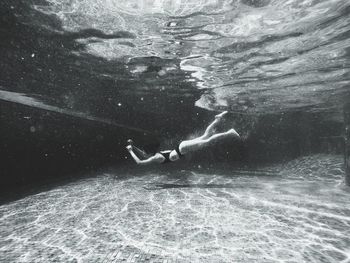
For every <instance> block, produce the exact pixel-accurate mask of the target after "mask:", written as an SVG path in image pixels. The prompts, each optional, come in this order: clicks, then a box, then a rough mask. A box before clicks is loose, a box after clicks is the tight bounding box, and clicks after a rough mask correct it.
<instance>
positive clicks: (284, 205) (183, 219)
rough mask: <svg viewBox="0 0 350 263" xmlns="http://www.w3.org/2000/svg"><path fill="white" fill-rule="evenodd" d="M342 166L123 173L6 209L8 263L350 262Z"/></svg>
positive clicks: (3, 252)
mask: <svg viewBox="0 0 350 263" xmlns="http://www.w3.org/2000/svg"><path fill="white" fill-rule="evenodd" d="M342 163H343V159H342V157H341V156H332V155H315V156H307V157H303V158H299V159H297V160H295V161H292V162H289V163H287V164H284V165H277V166H270V167H265V168H263V169H259V170H244V169H243V170H231V169H230V170H221V171H218V170H216V171H207V170H202V171H195V172H194V171H189V170H182V171H176V170H175V171H174V170H172V171H171V170H169V169H167V171H166V172H164V171H163V172H162V171H159V170H158V171H157V172H148V173H146V174H145V171H144V170H142V171H140V174H137V171H135V170H131V169H117V170H114V171H113V172H108V173H104V174H101V175H99V176H98V177H94V178H90V179H84V180H80V181H77V182H74V183H71V184H67V185H65V186H60V187H57V188H55V189H53V190H50V191H47V192H42V193H40V194H37V195H33V196H29V197H26V198H24V199H22V200H19V201H16V202H12V203H9V204H6V205H2V206H1V207H0V227H1V228H0V229H1V232H0V235H1V241H0V260H1V261H2V262H31V261H35V262H53V261H58V262H124V261H126V262H144V261H147V260H150V261H151V262H153V261H152V260H155V261H156V262H164V261H166V260H168V261H167V262H179V261H180V262H266V263H267V262H269V263H272V262H295V263H301V262H315V263H319V262H327V263H328V262H337V263H338V262H349V260H350V251H349V248H350V238H349V237H350V228H349V226H350V209H349V204H350V201H349V191H348V189H346V188H345V187H343V186H342V180H343V179H342V178H343V174H344V170H343V169H342ZM131 173H132V174H131ZM176 260H177V261H176Z"/></svg>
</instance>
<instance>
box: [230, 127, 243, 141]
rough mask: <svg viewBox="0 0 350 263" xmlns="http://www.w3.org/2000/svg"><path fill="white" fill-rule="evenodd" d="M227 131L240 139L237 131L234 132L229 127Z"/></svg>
mask: <svg viewBox="0 0 350 263" xmlns="http://www.w3.org/2000/svg"><path fill="white" fill-rule="evenodd" d="M229 131H230V132H231V133H232V134H233V135H234V136H235V137H236V138H237V139H240V138H241V136H239V134H238V132H236V130H235V129H230V130H229Z"/></svg>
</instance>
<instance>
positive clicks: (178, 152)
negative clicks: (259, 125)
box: [126, 111, 240, 165]
mask: <svg viewBox="0 0 350 263" xmlns="http://www.w3.org/2000/svg"><path fill="white" fill-rule="evenodd" d="M226 114H227V111H224V112H222V113H220V114H218V115H216V116H215V120H214V121H213V122H212V123H211V124H210V125H209V126H208V127H207V129H206V130H205V132H204V134H203V135H202V136H200V137H198V138H195V139H192V140H186V141H182V142H181V143H180V144H178V145H177V146H176V148H175V149H174V150H167V151H160V152H157V153H156V154H154V155H150V154H147V153H146V152H145V151H143V150H141V149H140V148H138V147H136V146H134V145H133V142H132V140H128V146H126V149H127V150H128V151H129V153H130V155H131V157H132V158H133V159H134V160H135V162H136V163H137V164H141V165H146V164H155V163H169V162H175V161H177V160H179V159H181V158H182V157H183V156H184V155H185V154H187V153H189V152H193V151H197V150H200V149H203V148H204V147H206V146H209V145H211V144H213V143H217V142H219V141H221V140H223V139H226V138H236V139H239V138H240V136H239V134H238V133H237V132H236V131H235V130H234V129H230V130H228V131H226V132H222V133H215V127H216V126H217V124H218V123H220V122H221V120H222V119H223V117H224V116H225V115H226ZM136 153H137V154H138V155H140V156H141V157H142V159H140V158H139V157H138V156H137V155H136Z"/></svg>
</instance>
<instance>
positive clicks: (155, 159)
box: [127, 147, 163, 165]
mask: <svg viewBox="0 0 350 263" xmlns="http://www.w3.org/2000/svg"><path fill="white" fill-rule="evenodd" d="M127 149H128V151H129V153H130V155H131V157H132V158H133V159H134V160H135V162H136V163H137V164H141V165H145V164H151V163H161V162H162V161H163V160H162V159H161V158H160V157H159V156H158V155H153V156H152V157H150V158H148V159H145V160H140V158H139V157H137V155H136V154H135V153H134V152H133V150H132V148H128V147H127Z"/></svg>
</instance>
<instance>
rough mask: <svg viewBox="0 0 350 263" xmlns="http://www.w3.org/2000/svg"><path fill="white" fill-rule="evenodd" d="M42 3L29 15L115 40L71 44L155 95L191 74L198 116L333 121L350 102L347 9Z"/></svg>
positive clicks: (183, 0)
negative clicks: (275, 115)
mask: <svg viewBox="0 0 350 263" xmlns="http://www.w3.org/2000/svg"><path fill="white" fill-rule="evenodd" d="M48 2H49V4H45V5H38V4H37V5H35V8H36V9H37V10H40V12H44V13H46V14H54V15H55V16H58V17H59V19H60V21H61V22H62V25H63V30H64V31H66V32H77V31H79V30H83V29H91V28H93V29H97V30H100V31H102V32H103V33H105V34H110V35H113V34H116V32H119V33H118V34H119V36H118V37H115V36H114V37H113V36H111V37H110V38H109V39H103V38H101V37H99V36H93V37H88V38H80V39H77V40H76V41H77V42H79V43H83V44H85V45H86V46H85V49H84V51H83V52H87V53H89V54H93V55H95V56H98V57H103V58H106V59H108V60H111V59H120V60H122V61H123V62H124V63H125V67H126V68H127V71H128V72H129V73H130V74H131V77H132V78H139V77H140V76H142V77H144V78H146V79H147V80H149V81H151V79H153V81H154V84H155V87H154V88H155V89H156V88H158V87H157V85H159V84H160V83H162V79H168V78H171V77H172V76H173V75H174V74H177V73H178V72H179V71H184V72H187V73H188V74H187V75H186V81H187V82H193V84H194V86H195V87H196V88H197V89H203V94H202V95H201V97H200V99H198V100H197V101H196V103H195V104H196V105H197V106H200V107H203V108H207V109H217V108H220V107H226V108H230V109H231V110H232V111H240V112H259V113H263V112H276V111H285V110H290V109H295V108H304V107H307V108H311V109H312V110H328V111H329V110H335V111H337V110H338V109H337V107H338V106H339V105H341V104H342V103H341V102H342V101H343V100H344V99H345V98H346V99H348V98H349V97H345V98H344V97H343V96H344V95H347V96H348V95H349V60H348V58H349V47H350V42H349V26H350V16H349V14H350V11H349V10H350V5H349V3H348V2H347V1H343V0H323V1H322V0H290V1H277V0H241V1H237V0H234V1H219V0H207V1H204V0H202V1H197V0H177V1H163V0H151V1H130V0H128V1H110V0H99V1H94V0H91V1H78V0H72V1H55V0H49V1H48ZM149 57H157V58H160V59H161V61H162V62H160V61H158V62H159V63H157V61H155V62H156V63H154V62H152V61H150V60H149V59H147V58H149ZM140 58H141V59H140ZM147 74H148V75H147Z"/></svg>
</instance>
